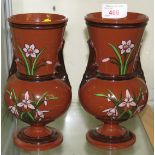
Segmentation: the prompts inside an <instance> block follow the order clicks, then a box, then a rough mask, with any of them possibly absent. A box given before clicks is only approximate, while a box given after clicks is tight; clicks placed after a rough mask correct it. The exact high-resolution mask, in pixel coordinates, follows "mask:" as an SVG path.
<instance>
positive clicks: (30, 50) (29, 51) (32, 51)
mask: <svg viewBox="0 0 155 155" xmlns="http://www.w3.org/2000/svg"><path fill="white" fill-rule="evenodd" d="M23 51H24V52H25V53H26V57H29V56H31V57H33V58H35V57H36V54H37V53H39V50H38V49H36V48H35V46H34V44H32V45H28V44H25V47H24V48H23Z"/></svg>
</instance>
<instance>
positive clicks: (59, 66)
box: [5, 13, 71, 150]
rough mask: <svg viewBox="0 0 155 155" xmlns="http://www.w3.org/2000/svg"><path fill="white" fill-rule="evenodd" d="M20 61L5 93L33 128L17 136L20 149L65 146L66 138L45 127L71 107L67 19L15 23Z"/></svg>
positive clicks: (28, 18) (25, 18)
mask: <svg viewBox="0 0 155 155" xmlns="http://www.w3.org/2000/svg"><path fill="white" fill-rule="evenodd" d="M8 21H9V24H10V27H11V34H12V44H13V53H14V60H13V63H12V67H11V69H10V76H9V78H8V82H7V85H6V90H5V102H6V104H7V105H8V109H9V110H10V112H11V113H12V114H13V115H14V116H16V117H17V118H18V119H20V120H22V121H24V122H26V123H28V124H30V126H29V127H26V128H23V129H21V130H20V131H19V132H16V133H14V136H13V139H14V142H15V144H16V145H17V146H19V147H21V148H23V149H25V150H38V149H39V150H45V149H49V148H52V147H56V146H57V145H59V144H60V143H61V142H62V140H63V137H62V134H61V133H60V132H59V131H57V130H56V129H55V128H50V127H46V126H45V125H46V124H47V123H49V122H51V121H54V120H55V119H56V118H58V117H59V116H60V115H62V114H63V113H64V112H65V111H66V110H67V109H68V107H69V105H70V102H71V87H70V84H69V80H68V76H67V74H66V71H65V66H64V62H63V55H62V50H63V46H64V40H63V35H64V31H65V26H66V23H67V18H66V17H64V16H62V15H58V14H44V13H31V14H18V15H14V16H11V17H10V18H9V19H8Z"/></svg>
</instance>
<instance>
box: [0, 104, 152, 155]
mask: <svg viewBox="0 0 155 155" xmlns="http://www.w3.org/2000/svg"><path fill="white" fill-rule="evenodd" d="M101 123H102V122H100V121H98V120H96V119H95V118H94V117H92V116H91V115H89V114H88V113H87V112H85V111H84V110H83V109H82V107H81V106H80V104H79V103H72V105H71V106H70V108H69V110H68V111H67V112H66V114H64V115H63V116H61V117H60V118H58V119H57V120H55V121H54V122H52V123H50V124H48V126H53V127H55V128H57V129H59V130H60V131H61V132H62V133H63V136H64V141H63V143H62V144H61V145H60V146H58V147H57V148H54V149H51V150H47V151H39V150H38V151H36V152H26V151H24V150H22V149H19V148H17V147H16V146H15V145H14V144H13V141H12V133H13V132H14V131H15V130H17V129H20V128H21V127H23V126H26V124H25V123H22V122H21V121H17V120H16V119H13V118H11V115H10V114H8V113H7V112H6V114H5V116H4V118H2V155H124V154H125V155H153V147H152V145H151V144H150V141H149V138H148V136H147V134H146V132H145V129H144V127H143V125H142V122H141V120H140V118H139V117H138V116H137V117H134V118H132V119H130V120H128V121H126V122H123V123H122V125H123V126H125V127H126V128H128V129H130V130H131V131H133V132H134V133H135V134H136V143H135V144H134V145H133V146H130V147H129V148H126V149H120V150H106V149H98V148H96V147H94V146H92V145H90V144H88V143H87V141H86V139H85V134H86V132H87V130H88V129H90V128H94V127H96V126H98V125H100V124H101Z"/></svg>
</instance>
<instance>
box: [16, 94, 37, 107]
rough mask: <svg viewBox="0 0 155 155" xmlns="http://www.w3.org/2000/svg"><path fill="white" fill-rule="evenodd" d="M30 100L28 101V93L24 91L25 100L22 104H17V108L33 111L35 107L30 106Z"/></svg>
mask: <svg viewBox="0 0 155 155" xmlns="http://www.w3.org/2000/svg"><path fill="white" fill-rule="evenodd" d="M31 102H32V101H31V100H29V93H28V91H26V93H25V98H24V99H23V100H22V102H20V103H18V104H17V106H18V107H24V108H25V109H28V108H30V109H35V107H34V106H33V105H32V104H31Z"/></svg>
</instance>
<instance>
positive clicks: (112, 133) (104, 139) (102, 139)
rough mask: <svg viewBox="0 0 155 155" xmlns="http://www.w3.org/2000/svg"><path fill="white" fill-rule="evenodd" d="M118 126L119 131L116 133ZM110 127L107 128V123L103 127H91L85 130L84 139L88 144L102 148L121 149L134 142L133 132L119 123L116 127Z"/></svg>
mask: <svg viewBox="0 0 155 155" xmlns="http://www.w3.org/2000/svg"><path fill="white" fill-rule="evenodd" d="M118 128H119V132H118V133H117V130H118ZM104 129H105V132H104ZM111 129H112V128H111V127H109V129H108V128H107V125H106V127H105V128H104V126H103V127H99V128H96V129H91V130H89V131H88V132H87V135H86V139H87V141H88V142H89V143H90V144H92V145H94V146H96V147H99V148H104V149H121V148H126V147H129V146H130V145H133V144H134V143H135V141H136V136H135V134H134V133H132V132H130V131H128V130H126V129H125V128H123V127H121V126H119V125H118V126H117V129H113V130H111ZM108 130H109V131H108ZM101 131H102V132H101ZM107 131H108V132H107ZM121 132H122V133H121ZM104 133H105V134H104ZM117 134H118V135H117Z"/></svg>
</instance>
